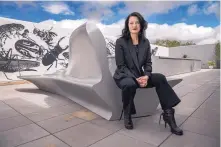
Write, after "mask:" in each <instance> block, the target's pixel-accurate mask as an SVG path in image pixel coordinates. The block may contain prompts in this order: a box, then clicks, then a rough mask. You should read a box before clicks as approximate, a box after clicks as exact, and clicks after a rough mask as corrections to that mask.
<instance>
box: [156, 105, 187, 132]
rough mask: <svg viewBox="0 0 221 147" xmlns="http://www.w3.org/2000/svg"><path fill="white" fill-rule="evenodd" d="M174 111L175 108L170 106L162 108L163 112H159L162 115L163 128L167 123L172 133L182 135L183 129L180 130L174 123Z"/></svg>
mask: <svg viewBox="0 0 221 147" xmlns="http://www.w3.org/2000/svg"><path fill="white" fill-rule="evenodd" d="M174 112H175V110H174V109H173V108H171V109H166V110H164V112H163V113H162V114H161V115H163V120H164V122H165V128H166V125H167V124H169V126H170V129H171V132H172V133H174V134H176V135H183V130H181V129H180V128H179V127H178V126H177V124H176V120H175V118H174ZM160 119H161V116H160Z"/></svg>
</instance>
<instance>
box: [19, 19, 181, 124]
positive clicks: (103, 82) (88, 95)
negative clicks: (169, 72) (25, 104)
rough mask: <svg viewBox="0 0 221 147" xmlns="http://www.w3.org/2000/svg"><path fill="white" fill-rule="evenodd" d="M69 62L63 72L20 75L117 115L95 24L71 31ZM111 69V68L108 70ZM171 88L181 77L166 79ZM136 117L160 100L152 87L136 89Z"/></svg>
mask: <svg viewBox="0 0 221 147" xmlns="http://www.w3.org/2000/svg"><path fill="white" fill-rule="evenodd" d="M69 45H70V50H69V65H68V68H67V69H66V70H65V71H64V72H63V73H59V74H58V73H55V74H47V75H30V76H19V77H18V78H21V79H25V80H28V81H30V82H32V83H33V84H35V85H36V86H37V87H38V88H39V89H41V90H44V91H48V92H51V93H55V94H58V95H61V96H64V97H67V98H69V99H71V100H73V101H74V102H76V103H78V104H80V105H82V106H83V107H85V108H87V109H89V110H91V111H92V112H94V113H96V114H98V115H100V116H101V117H103V118H105V119H107V120H116V119H119V118H120V115H121V110H122V101H121V90H120V89H119V88H118V87H117V86H116V84H115V82H114V80H113V77H112V74H111V70H112V72H113V70H114V69H111V67H110V66H109V64H108V58H107V53H106V43H105V40H104V36H103V35H102V33H101V32H100V30H99V29H98V28H97V27H96V25H95V24H93V23H90V22H87V23H85V24H83V25H81V26H80V27H79V28H77V29H76V30H74V31H73V33H72V35H71V37H70V41H69ZM109 68H110V69H109ZM167 80H168V82H169V84H170V85H171V86H172V87H173V86H175V85H176V84H178V83H179V82H180V81H181V79H170V78H168V79H167ZM134 102H135V105H136V110H137V114H136V115H134V116H135V117H136V116H147V115H151V114H153V113H154V112H155V110H156V108H157V106H158V105H159V100H158V98H157V94H156V92H155V88H148V89H138V90H137V94H136V97H135V101H134Z"/></svg>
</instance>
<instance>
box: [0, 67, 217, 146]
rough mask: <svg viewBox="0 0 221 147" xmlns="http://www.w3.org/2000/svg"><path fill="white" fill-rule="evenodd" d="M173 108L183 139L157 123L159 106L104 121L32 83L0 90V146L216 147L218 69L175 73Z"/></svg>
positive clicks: (5, 87)
mask: <svg viewBox="0 0 221 147" xmlns="http://www.w3.org/2000/svg"><path fill="white" fill-rule="evenodd" d="M177 77H182V78H183V81H182V82H181V83H180V84H178V85H177V86H176V87H174V90H175V92H176V93H177V94H178V96H179V97H180V98H181V103H180V104H179V105H178V106H177V107H176V108H175V109H176V116H175V117H176V120H177V123H178V124H179V125H180V126H181V127H182V129H183V130H184V135H183V136H176V135H172V134H171V133H170V130H169V128H168V127H167V128H165V127H164V123H163V120H162V121H161V124H159V116H160V113H161V112H162V111H161V109H160V107H159V109H158V110H157V111H156V114H155V115H153V116H150V117H143V118H136V119H134V120H133V121H134V125H135V127H134V130H126V129H125V128H124V126H123V121H106V120H104V119H103V118H101V117H99V116H98V115H96V114H94V113H92V112H90V111H88V110H86V109H85V108H83V107H81V106H79V105H78V104H76V103H74V102H73V101H71V100H69V99H67V98H62V97H60V96H57V95H53V94H50V93H47V92H43V91H40V90H38V89H37V88H36V87H35V86H34V85H32V84H19V85H9V86H0V147H88V146H90V147H135V146H136V147H158V146H159V147H219V146H220V70H201V71H200V72H195V73H191V74H182V75H177Z"/></svg>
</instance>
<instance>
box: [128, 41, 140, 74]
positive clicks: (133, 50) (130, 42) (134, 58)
mask: <svg viewBox="0 0 221 147" xmlns="http://www.w3.org/2000/svg"><path fill="white" fill-rule="evenodd" d="M128 48H129V51H130V54H131V56H132V59H133V62H134V64H135V65H136V67H137V69H138V71H139V72H140V73H141V71H140V68H139V62H138V59H137V55H136V50H135V47H134V45H133V43H132V41H131V40H129V41H128Z"/></svg>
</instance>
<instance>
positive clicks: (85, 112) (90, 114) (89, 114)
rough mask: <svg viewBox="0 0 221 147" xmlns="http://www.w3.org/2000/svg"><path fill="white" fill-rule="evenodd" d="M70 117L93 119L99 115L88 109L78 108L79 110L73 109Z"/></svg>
mask: <svg viewBox="0 0 221 147" xmlns="http://www.w3.org/2000/svg"><path fill="white" fill-rule="evenodd" d="M71 117H77V118H81V119H84V120H88V121H89V120H93V119H95V118H99V117H100V116H99V115H97V114H95V113H93V112H91V111H90V110H88V109H82V110H79V111H75V112H73V113H72V114H71V115H70V118H71Z"/></svg>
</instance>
